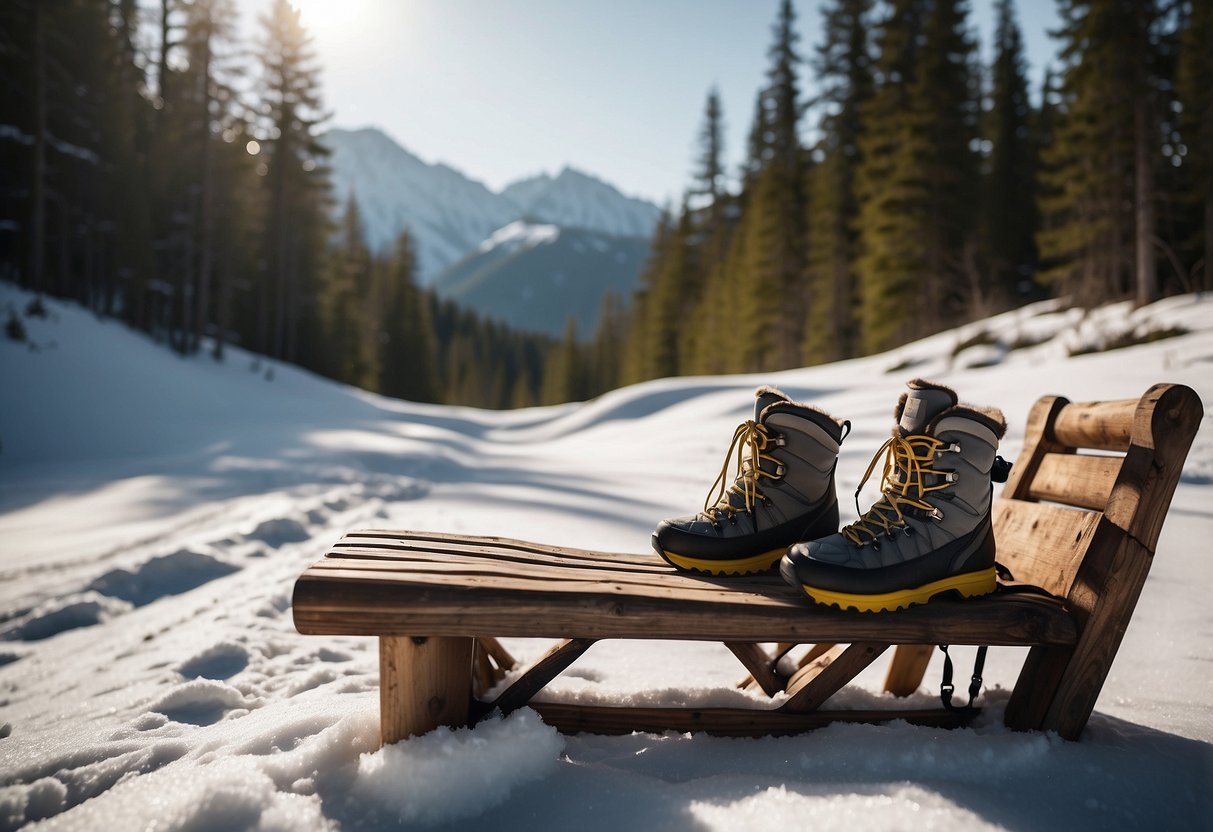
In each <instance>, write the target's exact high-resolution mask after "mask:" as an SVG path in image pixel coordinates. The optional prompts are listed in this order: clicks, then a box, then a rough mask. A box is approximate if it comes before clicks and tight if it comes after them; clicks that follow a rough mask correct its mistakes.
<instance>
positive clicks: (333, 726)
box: [0, 283, 1213, 832]
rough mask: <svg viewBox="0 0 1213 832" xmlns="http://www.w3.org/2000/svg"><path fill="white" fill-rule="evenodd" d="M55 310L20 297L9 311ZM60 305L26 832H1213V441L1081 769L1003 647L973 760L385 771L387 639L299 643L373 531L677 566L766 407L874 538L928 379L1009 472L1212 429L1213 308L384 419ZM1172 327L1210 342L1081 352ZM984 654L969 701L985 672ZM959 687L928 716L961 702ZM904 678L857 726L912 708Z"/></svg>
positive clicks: (963, 337) (1167, 540)
mask: <svg viewBox="0 0 1213 832" xmlns="http://www.w3.org/2000/svg"><path fill="white" fill-rule="evenodd" d="M27 302H28V296H27V295H25V294H23V293H21V292H19V291H18V290H16V289H14V288H12V287H11V286H9V285H8V284H4V283H0V308H9V307H10V306H11V307H12V308H14V309H22V308H24V307H25V305H26V303H27ZM48 307H49V308H50V311H51V317H50V318H49V319H45V320H43V319H28V320H26V322H25V323H26V326H27V328H28V329H29V332H30V336H31V339H32V341H33V343H34V347H31V346H29V345H23V344H17V343H14V342H11V341H7V340H6V341H4V342H2V343H0V379H3V382H4V390H5V396H4V400H3V404H2V406H0V443H2V445H0V829H12V828H17V827H20V826H22V825H24V824H33V828H36V829H51V830H58V829H68V830H71V829H89V830H92V829H134V828H158V829H193V830H233V829H264V830H279V829H281V830H310V829H358V830H375V829H395V828H402V827H403V828H438V829H474V828H483V827H485V826H486V825H489V824H491V825H492V826H493V827H494V828H498V829H532V828H540V829H543V828H551V829H563V828H578V829H580V830H587V832H588V830H598V829H602V830H612V832H617V830H619V829H627V828H645V829H648V828H653V829H722V830H723V829H729V830H732V829H738V828H746V829H776V828H778V829H781V830H782V829H787V828H794V827H803V826H806V825H810V824H811V825H812V827H813V828H814V829H822V830H830V829H843V828H847V829H853V828H855V827H856V826H857V825H860V826H862V827H863V828H865V829H872V830H881V829H905V828H914V829H926V830H932V829H965V830H968V829H998V828H1031V829H1073V828H1100V829H1137V828H1143V827H1146V826H1149V827H1151V828H1155V827H1156V828H1174V829H1185V828H1186V829H1195V828H1205V829H1208V828H1213V789H1210V785H1211V784H1213V696H1211V695H1210V694H1213V685H1211V684H1210V683H1211V676H1210V673H1209V668H1210V666H1213V665H1211V663H1213V609H1211V608H1210V606H1209V605H1208V603H1207V599H1205V598H1204V595H1203V592H1202V589H1203V588H1204V587H1207V586H1209V585H1210V583H1211V581H1213V559H1210V558H1209V557H1208V546H1207V545H1206V544H1205V543H1204V541H1208V540H1209V539H1210V536H1211V534H1213V510H1211V509H1210V506H1213V430H1211V429H1210V426H1209V420H1208V418H1206V420H1205V423H1204V424H1203V425H1202V428H1201V431H1200V433H1198V435H1197V437H1196V441H1195V443H1194V445H1193V448H1192V452H1191V454H1190V457H1189V460H1188V464H1187V465H1186V466H1185V469H1184V473H1183V475H1182V477H1181V480H1180V484H1179V488H1178V490H1177V491H1176V495H1175V499H1174V501H1173V504H1172V508H1171V511H1170V514H1169V515H1168V518H1167V522H1166V525H1165V526H1164V528H1163V532H1162V537H1161V539H1160V541H1159V547H1158V553H1157V557H1156V562H1155V564H1154V567H1153V569H1152V571H1151V574H1150V578H1149V580H1148V581H1147V583H1146V585H1145V588H1144V591H1143V593H1142V596H1141V599H1140V602H1139V604H1138V608H1137V612H1136V614H1135V616H1134V619H1133V622H1132V624H1131V626H1130V628H1129V630H1128V632H1127V634H1126V635H1125V639H1124V642H1123V644H1122V646H1121V649H1120V653H1119V656H1118V658H1117V661H1116V663H1115V664H1114V665H1113V667H1112V671H1111V674H1110V676H1109V678H1108V680H1107V683H1106V684H1105V686H1104V690H1103V694H1102V695H1101V697H1100V700H1099V702H1098V704H1097V706H1096V712H1095V714H1094V715H1093V717H1092V719H1091V722H1090V723H1089V725H1088V729H1087V732H1086V734H1085V735H1084V737H1083V739H1082V740H1081V741H1080V742H1077V743H1070V742H1065V741H1062V740H1061V739H1059V738H1058V737H1056V736H1054V735H1047V734H1016V733H1012V732H1009V731H1007V730H1006V729H1004V728H1003V726H1002V719H1001V718H1002V712H1003V709H1004V708H1005V704H1006V701H1007V696H1008V691H1009V689H1010V688H1011V686H1012V685H1013V684H1014V682H1015V677H1016V674H1017V673H1018V669H1019V665H1020V663H1021V662H1022V658H1023V651H1022V650H1016V649H1009V648H995V649H992V650H991V651H990V657H989V660H988V662H987V667H986V673H985V679H986V688H985V691H984V692H983V694H982V697H981V700H980V703H981V704H982V706H983V708H984V710H983V712H982V714H981V715H980V716H979V717H978V719H977V720H976V722H975V723H974V724H973V726H972V727H970V728H967V729H963V730H957V731H941V730H935V729H930V728H919V727H913V726H909V725H906V724H903V723H893V724H888V725H883V726H860V725H835V726H831V727H829V728H825V729H822V730H819V731H815V732H811V733H808V734H805V735H802V736H798V737H785V738H766V739H754V740H750V739H722V738H714V737H708V736H704V735H697V734H696V735H692V734H675V733H667V734H662V735H652V734H634V735H632V736H625V737H596V736H591V735H580V736H572V737H562V736H560V735H558V734H556V733H555V732H553V731H552V730H551V729H550V728H548V727H547V726H545V725H543V723H542V722H540V721H539V719H538V717H537V716H536V715H535V713H534V712H532V711H529V710H523V711H519V712H517V713H515V714H513V715H511V716H510V717H508V718H505V719H500V718H495V719H490V720H488V721H486V722H484V723H482V724H481V725H479V726H478V727H476V728H475V729H471V730H468V729H461V730H456V731H446V730H443V731H438V732H434V733H433V734H430V735H428V736H426V737H421V738H415V739H410V740H407V741H405V742H402V743H399V744H397V745H395V746H392V747H389V748H385V749H378V747H377V746H378V743H377V725H378V698H377V697H378V693H377V690H378V656H377V651H376V645H375V641H374V640H373V639H368V638H352V637H316V636H302V635H299V634H298V633H296V632H295V630H294V627H293V625H292V621H291V611H290V597H291V588H292V584H293V581H294V579H295V577H296V576H297V575H298V573H299V572H300V571H301V570H302V569H303V568H305V567H306V566H307V565H308V564H309V563H311V562H312V561H314V560H315V559H317V558H318V557H320V556H321V555H322V554H323V552H324V551H325V549H326V547H327V546H329V545H330V544H331V543H332V542H334V541H335V540H336V539H337V538H338V537H340V535H341V534H342V533H343V532H345V531H346V530H348V529H351V528H357V527H366V526H379V527H384V526H387V527H398V528H413V529H436V530H443V531H452V532H465V533H470V534H501V535H507V536H513V537H522V538H527V539H532V540H538V541H542V542H550V543H557V544H567V545H573V546H589V547H593V548H601V549H607V550H616V551H637V552H641V551H645V550H646V549H647V547H648V534H649V531H650V530H651V529H652V526H653V524H654V523H655V522H656V521H657V520H659V519H660V518H662V517H665V516H670V515H672V514H677V513H684V512H686V511H688V510H690V509H693V508H694V507H695V506H697V505H698V504H700V503H701V502H702V499H703V494H704V492H705V491H706V489H707V487H708V485H709V484H710V483H711V481H712V478H713V477H714V475H715V474H716V472H717V470H718V469H719V465H720V461H721V460H720V458H721V456H722V455H723V453H724V449H725V446H726V444H727V441H728V438H729V436H731V433H732V430H733V428H734V427H735V425H736V424H737V422H739V421H741V420H742V419H744V418H746V414H747V413H748V411H749V410H750V408H751V406H752V394H753V389H754V388H755V387H757V386H758V385H760V384H764V383H772V384H776V385H778V386H780V387H781V388H783V389H784V390H786V391H787V392H789V393H790V394H792V395H793V396H795V397H797V398H799V399H801V400H806V401H811V402H813V403H815V404H817V405H818V406H820V407H822V408H824V409H825V410H827V411H829V412H831V413H834V414H836V415H838V416H840V417H845V418H848V419H850V420H851V421H852V422H853V423H854V425H855V431H854V433H853V434H852V435H851V436H850V437H848V439H847V440H846V442H845V443H844V444H843V450H842V454H841V459H840V463H839V472H840V482H839V492H840V496H842V497H843V500H842V503H843V507H844V508H843V513H844V518H843V519H844V521H845V520H848V519H851V518H852V517H853V513H854V509H853V508H847V506H848V505H849V504H850V500H849V491H850V490H851V489H852V488H853V487H854V485H855V483H856V482H857V480H858V477H859V475H860V474H861V473H862V471H863V469H864V467H866V465H867V463H868V460H869V458H870V455H871V454H872V453H873V452H874V450H875V448H876V447H877V445H878V444H879V443H880V441H882V440H883V438H884V437H885V436H887V432H888V428H889V425H890V419H891V414H892V407H893V404H894V403H895V402H896V399H897V395H898V393H899V392H900V391H901V389H902V388H903V385H904V382H905V380H906V379H907V378H909V377H911V376H914V375H922V376H924V377H927V378H932V379H937V380H940V381H942V382H944V383H948V384H950V385H952V386H953V387H955V388H956V389H957V390H958V391H959V392H960V394H961V397H962V398H963V399H964V400H966V401H971V402H974V403H977V404H994V405H997V406H999V407H1001V408H1002V409H1003V410H1004V411H1005V412H1006V414H1007V416H1008V420H1009V422H1010V429H1009V433H1008V436H1007V438H1006V440H1005V441H1004V443H1003V447H1002V450H1001V452H1002V454H1003V455H1004V456H1006V457H1008V458H1014V456H1015V455H1016V454H1017V453H1018V451H1019V448H1020V446H1021V444H1022V440H1023V429H1024V425H1023V420H1024V417H1025V416H1026V413H1027V410H1028V407H1029V406H1030V405H1031V403H1032V402H1033V401H1034V400H1035V399H1036V398H1037V397H1039V396H1040V395H1043V394H1046V393H1059V394H1063V395H1067V396H1069V397H1070V398H1072V399H1076V400H1084V399H1096V398H1104V399H1106V398H1123V397H1133V396H1138V395H1140V394H1141V393H1142V392H1143V391H1144V390H1145V389H1146V388H1147V387H1148V386H1149V385H1150V384H1151V383H1153V382H1156V381H1161V380H1167V381H1175V382H1181V383H1184V384H1188V385H1190V386H1192V387H1193V388H1195V389H1196V391H1197V392H1198V393H1199V394H1200V396H1201V397H1202V399H1203V400H1204V401H1205V402H1206V404H1207V405H1208V404H1211V403H1213V372H1210V370H1211V369H1213V297H1210V296H1186V297H1182V298H1171V299H1168V300H1165V301H1162V302H1160V303H1157V304H1155V305H1153V306H1151V307H1148V308H1146V309H1142V310H1136V311H1133V310H1131V309H1130V307H1129V306H1127V305H1112V306H1108V307H1104V308H1103V309H1100V310H1096V311H1095V312H1091V313H1083V312H1081V311H1079V310H1072V309H1066V308H1063V305H1062V304H1059V303H1057V302H1047V303H1043V304H1037V305H1035V306H1032V307H1028V308H1025V309H1021V310H1017V311H1015V312H1011V313H1007V314H1004V315H1001V316H998V317H995V318H992V319H989V320H987V321H984V322H981V323H978V324H971V325H968V326H965V327H961V328H959V329H957V330H953V331H951V332H947V333H941V334H940V335H936V336H933V337H931V338H928V339H925V340H923V341H919V342H917V343H915V344H910V345H907V346H905V347H902V348H899V349H897V350H895V351H893V352H891V353H888V354H884V355H878V356H872V357H868V358H864V359H859V360H854V361H848V362H843V363H839V364H835V365H829V366H824V367H817V368H810V369H805V370H794V371H788V372H784V373H775V374H769V375H762V376H736V377H717V378H709V377H703V378H684V379H666V380H660V381H655V382H649V383H646V384H642V385H637V386H634V387H630V388H626V389H623V390H618V391H615V392H612V393H610V394H607V395H605V396H602V397H600V398H599V399H596V400H594V401H592V402H589V403H586V404H581V405H564V406H560V407H554V408H536V409H531V410H524V411H515V412H508V413H490V412H484V411H476V410H470V409H465V408H448V407H438V406H428V405H416V404H411V403H407V402H399V401H393V400H389V399H384V398H381V397H378V396H374V395H370V394H367V393H363V392H361V391H358V390H354V389H352V388H349V387H343V386H340V385H336V384H333V383H330V382H327V381H324V380H321V379H318V378H315V377H313V376H311V375H309V374H308V373H305V372H303V371H300V370H298V369H294V368H291V367H287V366H284V365H280V364H277V363H274V362H267V361H265V360H257V359H255V358H254V357H253V356H250V355H248V354H246V353H242V352H241V351H240V350H232V351H231V352H230V354H229V358H228V359H227V361H225V362H223V363H216V362H214V361H212V360H211V359H209V358H206V357H203V356H200V357H197V358H192V359H182V358H179V357H177V356H175V355H173V354H172V353H171V352H169V351H167V350H166V349H164V348H163V347H161V346H157V345H155V344H152V343H150V342H149V341H148V340H147V339H146V338H144V337H143V336H141V335H138V334H136V333H133V332H131V331H129V330H127V329H126V328H125V327H123V326H121V325H120V324H117V323H115V322H112V321H109V322H107V321H102V320H99V319H97V318H95V317H94V316H92V315H91V314H90V313H88V312H86V311H84V310H82V309H80V308H79V307H76V306H73V305H71V304H65V303H58V302H48ZM1166 327H1183V328H1186V329H1187V330H1188V333H1187V334H1183V335H1179V336H1177V337H1172V338H1167V339H1165V340H1158V341H1155V342H1153V343H1147V344H1141V345H1138V346H1133V347H1128V348H1124V349H1117V350H1109V351H1107V352H1096V353H1090V354H1082V353H1083V352H1084V350H1085V349H1087V348H1089V347H1092V346H1097V345H1099V344H1107V343H1112V342H1113V341H1115V340H1116V339H1117V338H1118V336H1120V335H1122V334H1123V333H1125V332H1126V331H1130V330H1133V329H1136V331H1137V332H1138V334H1139V335H1141V334H1143V333H1144V332H1145V331H1146V330H1147V329H1154V330H1159V329H1163V328H1166ZM976 336H980V337H976ZM966 344H968V346H965V345H966ZM959 347H964V348H963V349H958V348H959ZM1072 353H1073V355H1072ZM270 371H272V373H271V372H270ZM874 494H875V491H874V488H873V486H872V485H870V486H869V487H868V489H867V490H866V491H865V493H864V494H863V495H862V496H861V498H860V502H861V503H863V504H864V505H866V504H867V503H870V501H871V500H872V499H873V498H874ZM506 645H507V647H508V648H509V649H510V650H511V651H512V652H514V653H515V655H517V656H519V657H521V658H524V659H529V658H533V657H536V656H538V655H541V654H542V653H543V652H544V651H545V650H546V649H547V647H548V646H549V645H548V644H547V643H545V642H542V641H537V640H525V639H511V640H508V641H507V642H506ZM953 652H954V653H956V654H957V662H958V673H961V674H964V673H966V672H967V668H968V667H969V666H970V663H971V661H972V651H971V650H965V649H957V650H955V651H953ZM940 658H941V657H940V656H938V655H936V657H935V658H934V659H933V660H932V665H931V668H930V669H929V670H928V673H927V680H926V682H925V683H924V685H923V687H922V688H921V689H920V690H919V691H918V692H917V693H916V694H914V695H913V696H912V697H911V702H912V703H914V704H929V703H930V702H932V701H937V700H936V696H937V691H938V681H939V673H940V666H941V663H940ZM886 667H887V660H885V661H882V662H877V663H876V664H875V665H873V666H872V667H871V668H869V669H868V670H867V671H865V672H864V673H863V674H861V675H860V676H859V677H858V679H857V680H856V682H855V683H854V684H852V685H851V686H849V687H848V688H846V689H844V690H843V691H842V693H841V694H840V696H841V702H840V704H842V705H848V706H855V707H859V706H865V705H875V706H880V705H885V704H888V697H887V696H886V695H885V694H883V693H881V692H880V688H881V683H882V681H883V674H884V671H885V669H886ZM742 672H743V671H742V669H741V667H740V665H738V664H737V662H736V660H735V659H734V658H733V657H732V655H731V654H730V653H729V652H728V650H727V649H726V648H724V647H723V646H722V645H719V644H711V643H686V642H663V641H640V642H632V643H625V642H601V643H599V644H596V645H595V646H594V647H593V648H591V649H590V650H589V651H588V652H587V653H586V655H585V656H584V657H583V658H582V659H581V660H579V661H578V662H577V663H575V664H574V665H573V666H572V667H571V668H570V669H569V670H568V671H567V672H566V673H565V674H564V675H563V676H562V677H560V678H559V679H558V680H557V681H556V683H554V685H553V686H552V689H551V691H550V692H548V693H546V694H545V696H548V697H553V698H562V699H566V700H575V701H586V702H601V703H629V704H674V703H695V704H703V705H707V704H734V705H735V704H739V703H743V702H747V701H752V696H751V694H748V693H745V692H742V691H739V690H737V689H736V688H735V686H734V685H735V682H736V680H737V678H738V677H739V676H740V675H742Z"/></svg>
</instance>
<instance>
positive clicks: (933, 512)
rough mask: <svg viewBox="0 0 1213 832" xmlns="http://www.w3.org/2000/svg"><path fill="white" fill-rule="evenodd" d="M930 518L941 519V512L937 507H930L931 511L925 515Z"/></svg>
mask: <svg viewBox="0 0 1213 832" xmlns="http://www.w3.org/2000/svg"><path fill="white" fill-rule="evenodd" d="M927 517H930V518H931V519H932V520H943V512H942V511H941V510H940V509H939V508H938V507H936V508H933V509H931V513H930V514H928V515H927Z"/></svg>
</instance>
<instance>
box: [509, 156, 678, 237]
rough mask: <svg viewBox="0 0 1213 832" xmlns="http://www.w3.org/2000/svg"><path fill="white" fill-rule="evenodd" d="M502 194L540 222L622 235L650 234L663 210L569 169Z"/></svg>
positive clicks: (526, 181) (519, 183)
mask: <svg viewBox="0 0 1213 832" xmlns="http://www.w3.org/2000/svg"><path fill="white" fill-rule="evenodd" d="M501 194H502V196H505V197H508V198H509V199H511V200H513V201H514V202H515V203H516V204H517V205H518V206H519V207H520V208H522V210H523V214H524V215H525V216H526V217H527V218H528V219H531V220H534V221H537V222H550V223H555V224H557V225H562V226H573V227H575V228H587V229H590V230H592V231H603V232H605V233H607V234H614V235H616V236H619V237H648V236H649V235H650V234H651V233H652V231H653V226H654V225H656V224H657V219H658V217H660V216H661V210H660V209H659V208H658V207H657V206H656V205H654V204H653V203H651V202H646V201H645V200H643V199H634V198H632V197H627V196H624V195H623V194H621V193H620V192H619V191H618V190H617V189H616V188H615V187H614V186H613V185H610V184H608V183H606V182H603V181H602V180H601V179H596V178H594V177H593V176H589V175H588V174H585V173H582V172H581V171H577V170H573V169H572V168H567V167H566V168H565V169H564V170H562V171H560V173H559V174H558V175H557V176H555V177H552V176H549V175H548V174H546V173H543V174H540V175H538V176H532V177H529V178H527V179H521V180H519V181H517V182H514V183H512V184H510V185H506V186H505V188H503V189H502V191H501Z"/></svg>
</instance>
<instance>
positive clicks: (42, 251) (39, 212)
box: [29, 3, 46, 294]
mask: <svg viewBox="0 0 1213 832" xmlns="http://www.w3.org/2000/svg"><path fill="white" fill-rule="evenodd" d="M31 202H32V204H31V206H30V252H29V255H30V256H29V284H30V286H32V287H33V289H34V291H35V292H37V293H39V294H41V293H42V291H43V288H44V287H43V281H44V276H43V272H44V271H45V269H46V260H45V257H46V9H45V7H44V5H43V4H42V3H34V169H33V183H32V193H31Z"/></svg>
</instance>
